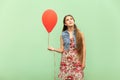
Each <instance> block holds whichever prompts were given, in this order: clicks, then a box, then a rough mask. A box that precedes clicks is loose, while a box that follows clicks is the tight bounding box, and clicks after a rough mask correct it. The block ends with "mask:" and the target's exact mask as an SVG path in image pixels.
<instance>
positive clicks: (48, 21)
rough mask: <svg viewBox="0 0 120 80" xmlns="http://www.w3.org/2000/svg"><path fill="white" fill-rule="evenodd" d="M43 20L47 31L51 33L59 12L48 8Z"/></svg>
mask: <svg viewBox="0 0 120 80" xmlns="http://www.w3.org/2000/svg"><path fill="white" fill-rule="evenodd" d="M42 22H43V25H44V27H45V28H46V30H47V32H48V33H50V32H51V31H52V30H53V28H54V27H55V25H56V23H57V14H56V13H55V11H53V10H51V9H48V10H46V11H45V12H44V13H43V15H42Z"/></svg>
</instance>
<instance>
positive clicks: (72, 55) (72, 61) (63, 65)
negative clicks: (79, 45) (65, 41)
mask: <svg viewBox="0 0 120 80" xmlns="http://www.w3.org/2000/svg"><path fill="white" fill-rule="evenodd" d="M58 78H60V79H61V80H83V70H82V66H81V63H80V61H79V59H78V57H77V50H76V49H75V44H74V38H70V48H69V50H67V51H66V50H64V51H63V54H62V58H61V62H60V72H59V74H58Z"/></svg>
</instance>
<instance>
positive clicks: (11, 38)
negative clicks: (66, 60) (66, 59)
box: [0, 0, 120, 80]
mask: <svg viewBox="0 0 120 80" xmlns="http://www.w3.org/2000/svg"><path fill="white" fill-rule="evenodd" d="M119 4H120V0H0V80H53V79H54V54H55V59H56V67H55V69H56V77H57V74H58V72H59V63H60V58H61V54H60V53H56V52H50V51H48V50H47V47H48V33H47V31H46V30H45V28H44V27H43V24H42V20H41V17H42V14H43V12H44V11H45V10H46V9H53V10H54V11H55V12H56V13H57V15H58V22H57V24H56V26H55V28H54V29H53V31H52V32H51V33H50V45H51V46H53V47H55V48H59V45H60V35H61V31H62V27H63V17H64V16H65V15H66V14H72V15H73V16H74V18H75V20H76V25H77V26H78V28H79V29H80V30H81V31H82V32H84V36H85V42H86V68H85V70H84V72H85V80H120V76H119V74H120V62H119V60H120V59H119V57H120V49H119V47H120V46H119V45H120V36H119V34H120V5H119ZM57 80H58V79H57Z"/></svg>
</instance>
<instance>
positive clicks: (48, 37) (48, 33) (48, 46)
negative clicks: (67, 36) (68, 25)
mask: <svg viewBox="0 0 120 80" xmlns="http://www.w3.org/2000/svg"><path fill="white" fill-rule="evenodd" d="M49 36H50V33H48V47H49Z"/></svg>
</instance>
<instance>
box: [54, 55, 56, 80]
mask: <svg viewBox="0 0 120 80" xmlns="http://www.w3.org/2000/svg"><path fill="white" fill-rule="evenodd" d="M55 67H56V59H55V53H54V80H56V76H55V74H56V69H55Z"/></svg>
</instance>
